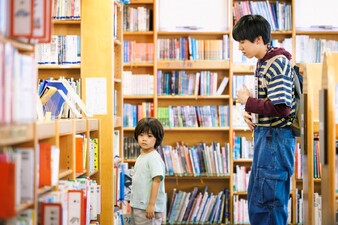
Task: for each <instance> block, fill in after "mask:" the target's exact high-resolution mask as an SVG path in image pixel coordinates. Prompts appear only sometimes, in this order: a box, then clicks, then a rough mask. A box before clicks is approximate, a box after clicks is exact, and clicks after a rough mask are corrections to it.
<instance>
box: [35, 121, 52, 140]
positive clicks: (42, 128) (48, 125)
mask: <svg viewBox="0 0 338 225" xmlns="http://www.w3.org/2000/svg"><path fill="white" fill-rule="evenodd" d="M55 133H56V129H55V123H54V122H37V123H36V130H35V135H36V139H38V140H42V139H46V138H51V137H54V136H55Z"/></svg>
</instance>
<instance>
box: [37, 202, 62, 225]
mask: <svg viewBox="0 0 338 225" xmlns="http://www.w3.org/2000/svg"><path fill="white" fill-rule="evenodd" d="M40 224H41V225H62V205H61V203H49V202H48V203H47V202H41V221H40Z"/></svg>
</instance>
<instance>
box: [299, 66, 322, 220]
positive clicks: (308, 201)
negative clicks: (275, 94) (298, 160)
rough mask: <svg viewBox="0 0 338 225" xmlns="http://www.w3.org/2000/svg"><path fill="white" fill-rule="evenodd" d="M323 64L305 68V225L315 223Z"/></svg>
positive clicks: (302, 147)
mask: <svg viewBox="0 0 338 225" xmlns="http://www.w3.org/2000/svg"><path fill="white" fill-rule="evenodd" d="M321 73H322V65H321V64H306V65H305V68H304V83H303V93H304V94H303V99H302V100H301V101H302V102H303V103H304V105H303V109H302V118H304V120H303V121H302V122H303V123H302V127H303V132H302V134H301V135H302V137H301V149H302V153H303V165H304V170H303V191H304V199H303V201H304V205H303V211H304V224H313V223H314V191H315V190H314V189H315V187H314V164H313V160H314V152H313V151H314V149H313V141H314V129H313V127H314V121H315V120H318V119H319V101H318V100H319V88H320V83H321V82H319V81H317V79H321V76H318V74H321Z"/></svg>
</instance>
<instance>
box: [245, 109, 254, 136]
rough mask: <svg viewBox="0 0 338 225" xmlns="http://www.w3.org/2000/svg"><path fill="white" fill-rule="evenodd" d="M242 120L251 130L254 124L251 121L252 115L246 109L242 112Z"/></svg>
mask: <svg viewBox="0 0 338 225" xmlns="http://www.w3.org/2000/svg"><path fill="white" fill-rule="evenodd" d="M243 118H244V121H245V123H246V124H247V125H248V127H249V128H250V130H251V131H253V129H254V127H255V124H254V123H253V122H252V116H251V114H250V113H248V112H247V111H245V112H244V115H243Z"/></svg>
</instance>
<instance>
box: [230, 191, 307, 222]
mask: <svg viewBox="0 0 338 225" xmlns="http://www.w3.org/2000/svg"><path fill="white" fill-rule="evenodd" d="M248 212H249V211H248V200H246V199H244V198H242V197H241V196H239V195H233V221H234V224H250V221H249V213H248ZM291 219H292V197H290V198H289V203H288V221H287V223H288V224H291ZM297 224H301V223H297Z"/></svg>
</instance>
